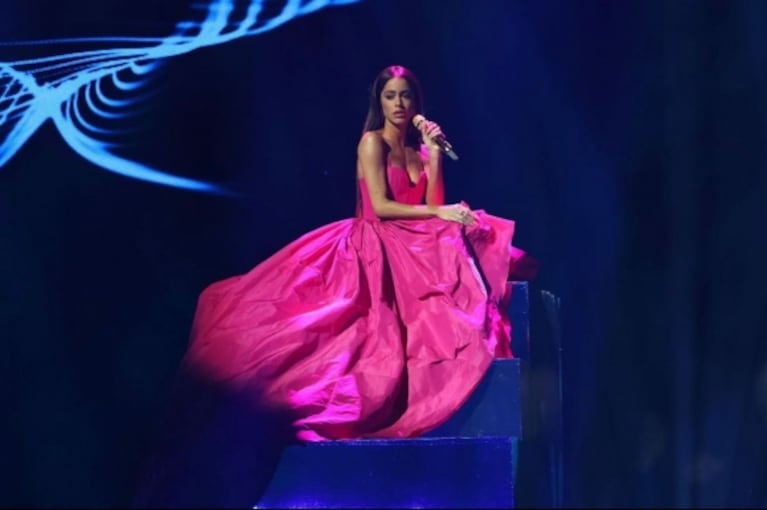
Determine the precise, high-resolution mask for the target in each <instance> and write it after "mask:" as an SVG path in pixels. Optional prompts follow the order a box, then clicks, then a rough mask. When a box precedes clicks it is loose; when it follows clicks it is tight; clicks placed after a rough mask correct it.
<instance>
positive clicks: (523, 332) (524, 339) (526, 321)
mask: <svg viewBox="0 0 767 510" xmlns="http://www.w3.org/2000/svg"><path fill="white" fill-rule="evenodd" d="M506 285H507V286H509V287H511V299H510V300H509V308H508V311H509V319H510V321H511V352H512V354H514V357H515V358H521V359H529V358H530V288H529V285H528V283H527V282H507V284H506Z"/></svg>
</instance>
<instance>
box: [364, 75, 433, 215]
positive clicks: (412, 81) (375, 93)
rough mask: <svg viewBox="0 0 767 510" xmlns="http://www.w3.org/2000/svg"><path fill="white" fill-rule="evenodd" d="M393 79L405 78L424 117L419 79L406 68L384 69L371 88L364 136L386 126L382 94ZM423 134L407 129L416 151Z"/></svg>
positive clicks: (407, 137) (416, 130)
mask: <svg viewBox="0 0 767 510" xmlns="http://www.w3.org/2000/svg"><path fill="white" fill-rule="evenodd" d="M392 78H403V79H404V80H405V81H407V83H408V85H409V86H410V93H411V98H412V100H413V110H414V111H415V113H416V114H419V113H420V114H422V115H423V94H422V93H421V84H420V83H418V78H416V77H415V75H414V74H413V72H412V71H411V70H410V69H408V68H406V67H404V66H389V67H386V68H384V69H383V70H382V71H381V72H380V73H378V76H376V78H375V80H373V84H372V85H371V86H370V90H369V94H368V99H369V102H370V104H369V106H368V114H367V117H366V118H365V125H364V127H363V128H362V134H363V135H364V134H365V133H367V132H368V131H373V130H375V129H381V128H382V127H383V125H384V114H383V109H382V108H381V92H383V88H384V86H385V85H386V82H388V81H389V80H391V79H392ZM421 141H422V139H421V132H420V131H418V129H417V128H416V127H415V126H414V125H413V124H412V123H411V124H410V125H408V127H407V134H406V135H405V143H406V144H407V145H409V146H411V147H413V148H414V149H416V150H418V149H419V147H420V145H421ZM360 193H361V192H360V184H359V181H358V182H357V207H356V216H357V217H360V216H361V215H362V196H361V195H360Z"/></svg>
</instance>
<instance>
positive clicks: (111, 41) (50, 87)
mask: <svg viewBox="0 0 767 510" xmlns="http://www.w3.org/2000/svg"><path fill="white" fill-rule="evenodd" d="M274 1H275V0H247V1H245V0H211V1H210V2H208V3H206V4H200V5H195V8H196V9H201V10H202V11H203V12H204V18H203V19H202V20H201V21H183V22H180V23H177V24H176V32H175V33H174V34H172V35H170V36H167V37H159V38H153V37H112V38H110V37H93V38H76V39H72V38H70V39H47V40H41V41H29V42H10V43H8V42H6V43H0V44H2V45H3V46H32V45H59V46H60V45H62V44H78V45H80V44H86V45H91V46H96V45H104V44H106V45H109V46H112V47H111V48H107V49H103V48H102V49H90V50H85V51H76V52H71V53H63V54H56V55H50V56H46V57H42V58H34V59H27V60H18V61H15V62H0V168H2V167H3V166H4V165H5V164H6V163H7V162H8V161H9V160H10V159H11V158H12V157H13V156H14V155H15V154H16V153H17V152H18V151H19V149H20V148H21V147H22V146H23V145H24V143H26V141H27V140H29V138H30V137H31V136H32V135H33V134H34V133H35V132H36V131H37V129H38V128H39V127H40V126H41V125H42V124H43V123H44V122H45V121H47V120H48V119H51V120H52V121H53V123H54V125H55V126H56V128H57V129H58V131H59V132H60V133H61V136H62V137H63V139H64V140H65V141H66V142H67V143H68V144H69V145H70V147H72V149H74V150H75V151H76V152H77V153H78V154H80V155H81V156H82V157H83V158H85V159H87V160H88V161H90V162H92V163H94V164H95V165H98V166H100V167H101V168H104V169H105V170H109V171H111V172H115V173H117V174H121V175H124V176H126V177H130V178H134V179H140V180H144V181H148V182H152V183H156V184H161V185H165V186H172V187H177V188H183V189H188V190H195V191H203V192H210V193H229V192H228V190H226V189H224V188H223V187H221V186H219V185H216V184H213V183H209V182H204V181H198V180H194V179H188V178H184V177H179V176H175V175H171V174H169V173H166V172H164V171H161V170H158V169H155V168H152V167H150V166H147V165H145V164H142V163H140V162H137V161H133V160H131V159H128V158H126V157H124V156H121V155H119V154H118V153H117V152H116V151H117V150H118V149H120V148H121V147H123V146H124V141H123V142H121V141H120V137H121V135H124V133H125V132H126V130H127V128H128V126H126V125H121V126H115V123H119V122H122V123H124V121H125V119H127V118H129V117H131V115H134V114H135V113H136V108H135V107H136V106H137V104H139V103H140V102H141V101H142V100H144V99H146V97H147V96H148V93H147V92H146V90H145V89H147V87H148V85H149V83H150V81H151V78H152V73H153V71H155V70H156V69H157V67H158V65H160V64H161V63H162V61H163V60H165V59H169V58H172V57H175V56H177V55H182V54H185V53H189V52H191V51H194V50H196V49H198V48H202V47H206V46H214V45H217V44H223V43H226V42H229V41H233V40H235V39H239V38H242V37H247V36H253V35H257V34H261V33H264V32H267V31H269V30H273V29H275V28H277V27H278V26H280V25H282V24H284V23H287V22H288V21H290V20H292V19H295V18H297V17H300V16H304V15H307V14H311V13H313V12H316V11H318V10H320V9H322V8H325V7H329V6H334V5H345V4H352V3H356V2H358V1H361V0H283V1H284V5H283V6H282V8H281V9H280V10H279V12H277V13H275V14H269V15H265V14H264V7H265V3H266V2H274ZM245 5H247V10H245V14H244V15H243V16H241V17H240V18H239V19H234V16H233V13H234V12H235V8H236V7H239V6H242V7H244V6H245ZM272 11H273V9H272ZM239 12H242V9H240V11H239ZM115 46H116V47H115Z"/></svg>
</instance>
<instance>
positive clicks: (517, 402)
mask: <svg viewBox="0 0 767 510" xmlns="http://www.w3.org/2000/svg"><path fill="white" fill-rule="evenodd" d="M520 365H521V361H520V360H518V359H497V360H495V361H493V363H492V365H490V369H489V370H488V371H487V374H486V375H485V377H484V379H482V382H481V383H480V384H479V386H478V387H477V389H476V390H474V393H472V395H471V397H469V400H468V401H467V402H466V403H465V404H464V405H463V406H462V407H461V408H460V409H459V410H458V412H457V413H455V414H454V415H453V416H452V417H451V418H450V419H449V420H448V421H446V422H445V423H444V424H443V425H441V426H440V427H438V428H437V429H435V430H433V431H431V432H428V433H427V434H425V437H484V436H499V437H517V438H521V437H522V405H521V398H520V397H521V392H520V384H521V380H520V371H521V367H520Z"/></svg>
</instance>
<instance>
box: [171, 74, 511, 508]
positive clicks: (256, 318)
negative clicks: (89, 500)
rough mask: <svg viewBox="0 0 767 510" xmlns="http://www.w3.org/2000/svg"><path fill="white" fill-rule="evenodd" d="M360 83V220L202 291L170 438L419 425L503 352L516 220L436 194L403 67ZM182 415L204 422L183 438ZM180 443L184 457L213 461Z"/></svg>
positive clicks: (451, 402)
mask: <svg viewBox="0 0 767 510" xmlns="http://www.w3.org/2000/svg"><path fill="white" fill-rule="evenodd" d="M370 92H371V95H370V109H369V112H368V116H367V120H366V123H365V128H364V132H363V135H362V137H361V140H360V142H359V145H358V148H357V154H358V159H357V182H358V208H357V217H356V218H353V219H347V220H342V221H339V222H336V223H332V224H329V225H326V226H324V227H321V228H319V229H317V230H314V231H312V232H310V233H308V234H306V235H304V236H303V237H301V238H300V239H298V240H296V241H294V242H292V243H291V244H289V245H288V246H286V247H285V248H283V249H282V250H280V251H279V252H277V253H276V254H274V255H273V256H272V257H270V258H268V259H267V260H265V261H264V262H263V263H261V264H259V265H258V266H256V267H255V268H253V269H252V270H251V271H250V272H248V273H247V274H244V275H240V276H235V277H232V278H229V279H226V280H223V281H219V282H216V283H214V284H212V285H211V286H209V287H208V288H207V289H205V290H204V291H203V293H202V294H201V296H200V299H199V303H198V308H197V311H196V315H195V320H194V323H193V327H192V334H191V342H190V345H189V349H188V351H187V353H186V356H185V357H184V360H183V370H182V373H183V374H184V375H185V377H183V378H181V379H180V380H181V381H185V382H181V383H180V384H179V390H178V391H179V392H180V393H179V395H178V399H179V401H185V402H187V404H186V406H184V405H181V406H179V407H177V408H176V409H177V412H176V413H175V420H176V421H175V423H176V425H175V426H174V427H173V430H174V437H173V438H172V439H169V441H170V442H171V443H172V442H173V441H182V440H181V439H179V438H180V437H181V436H182V435H183V436H184V437H185V438H186V439H184V441H186V442H187V444H188V443H189V442H190V441H192V442H194V441H198V442H199V441H202V439H201V438H202V437H203V436H204V437H205V441H207V442H208V443H209V444H210V443H215V444H217V445H218V446H217V447H216V448H214V449H215V450H216V452H217V453H216V454H219V455H220V454H222V451H223V450H222V447H221V446H220V445H221V444H223V442H224V440H223V439H222V438H226V441H228V442H229V443H230V444H231V445H232V446H231V448H232V451H233V452H235V453H236V454H237V455H239V456H240V457H246V456H248V455H251V456H253V455H256V454H245V453H243V452H244V451H245V450H247V449H248V448H249V447H248V446H247V444H248V441H249V439H247V438H252V437H254V436H256V435H260V436H261V437H262V438H265V437H272V438H273V437H276V436H275V434H276V433H278V432H284V433H285V435H282V436H281V437H286V436H287V438H288V439H290V438H294V439H295V438H298V439H300V440H304V441H320V440H328V439H347V438H364V437H390V438H403V437H413V436H418V435H420V434H422V433H424V432H426V431H429V430H431V429H433V428H436V427H437V426H439V425H440V424H442V423H443V422H445V421H446V420H447V419H448V418H449V417H450V416H451V415H452V414H453V413H454V412H455V411H456V410H457V409H458V408H460V407H461V405H462V404H463V403H464V402H465V401H466V400H467V398H468V397H469V395H470V394H471V392H472V391H473V389H474V388H475V387H476V386H477V384H478V383H479V381H480V380H481V379H482V377H483V375H484V374H485V371H486V370H487V368H488V366H489V364H490V362H491V361H492V359H493V357H510V356H511V351H510V345H509V343H510V342H509V338H510V337H509V323H508V320H507V316H506V313H505V300H506V298H507V296H506V294H505V293H506V281H507V279H508V277H509V271H510V265H511V262H512V260H511V250H512V248H511V238H512V235H513V231H514V224H513V222H511V221H509V220H505V219H501V218H496V217H493V216H490V215H488V214H485V213H484V212H482V211H471V210H470V209H469V208H468V207H467V206H466V205H464V204H452V205H444V194H445V192H444V186H443V179H442V153H441V150H440V148H439V146H438V145H437V144H436V143H435V142H434V139H435V138H436V137H438V136H440V135H442V131H441V129H440V127H439V126H438V125H437V124H435V123H433V122H429V121H425V120H424V121H422V122H420V123H419V124H418V125H419V128H416V127H415V125H414V123H413V122H412V121H413V118H414V117H415V116H416V115H418V114H421V113H422V102H421V97H422V95H421V90H420V88H419V85H418V81H417V80H416V78H415V76H414V75H413V74H412V73H411V72H410V71H409V70H407V69H405V68H403V67H401V66H391V67H387V68H386V69H384V70H383V71H382V72H381V73H380V74H379V75H378V77H377V78H376V80H375V82H374V83H373V86H372V87H371V91H370ZM189 381H194V384H190V383H189ZM227 413H228V416H229V417H230V418H223V416H225V415H227ZM234 414H238V416H237V417H236V418H233V416H234ZM201 417H207V419H209V420H212V423H214V424H216V427H218V428H219V429H220V430H222V431H221V432H218V433H216V434H218V435H216V437H217V438H218V439H211V437H212V436H211V435H210V434H211V433H210V432H199V430H201V429H200V428H199V427H201V426H200V425H199V422H200V421H201ZM243 417H245V418H243ZM192 423H194V424H195V430H198V432H189V431H188V430H187V431H186V432H185V434H179V431H180V430H182V429H189V428H190V424H192ZM234 423H236V424H237V425H236V426H235V425H232V424H234ZM227 424H228V425H227ZM267 424H268V425H267ZM266 426H268V427H269V428H268V430H264V427H266ZM224 429H226V430H228V432H223V430H224ZM256 431H258V432H256ZM214 435H215V434H214ZM235 436H238V437H239V439H237V440H234V439H233V438H234V437H235ZM253 441H256V442H257V440H255V439H254V440H253ZM179 444H180V443H179ZM164 446H165V447H166V448H170V449H173V447H172V446H170V445H169V444H165V445H164ZM176 449H177V450H178V451H181V450H183V451H184V452H185V453H184V455H186V456H187V459H186V460H185V461H183V462H186V463H187V464H188V465H191V464H194V463H195V462H196V463H198V464H199V465H202V464H205V463H206V462H208V460H209V459H206V460H202V459H203V457H204V455H202V456H199V457H197V458H196V459H195V460H190V459H189V458H188V456H189V453H188V452H189V449H188V448H186V447H181V446H178V445H177V446H176ZM256 450H258V452H260V453H259V454H258V455H260V456H261V458H263V448H261V449H260V450H259V447H255V446H254V447H253V450H252V451H256ZM258 455H256V456H258ZM227 468H231V463H230V464H227ZM216 471H217V473H218V476H222V477H223V476H224V475H223V474H220V472H219V471H220V470H216ZM225 476H226V477H227V478H228V480H229V482H230V483H231V482H232V477H235V478H236V476H235V475H233V474H232V473H227V474H226V475H225ZM249 476H250V475H249ZM206 483H210V480H207V482H206ZM198 488H199V487H198ZM203 499H204V498H203ZM196 501H197V502H199V501H201V499H200V498H198V499H196ZM218 503H220V501H218Z"/></svg>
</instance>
